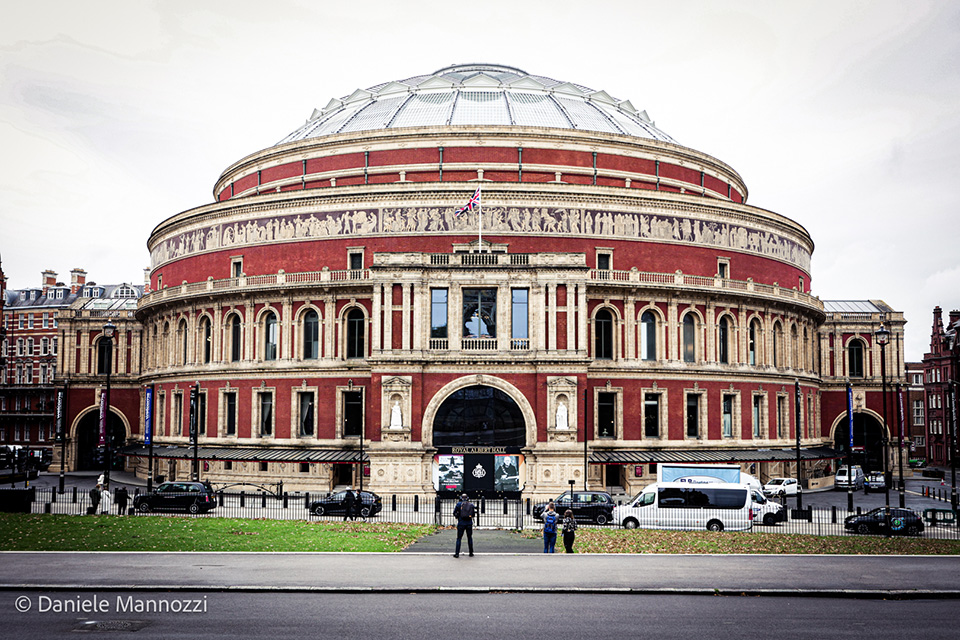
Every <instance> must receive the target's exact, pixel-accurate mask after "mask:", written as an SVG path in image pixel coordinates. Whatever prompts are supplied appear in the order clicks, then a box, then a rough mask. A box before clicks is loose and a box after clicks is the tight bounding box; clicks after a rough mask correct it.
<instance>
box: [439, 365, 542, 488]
mask: <svg viewBox="0 0 960 640" xmlns="http://www.w3.org/2000/svg"><path fill="white" fill-rule="evenodd" d="M526 430H527V424H526V420H525V419H524V414H523V410H522V409H521V407H520V406H519V405H518V404H517V402H516V401H515V400H514V399H513V398H512V397H510V395H509V394H508V393H506V392H505V391H503V390H501V389H498V388H496V387H491V386H487V385H482V384H477V385H471V386H466V387H462V388H460V389H457V390H455V391H454V392H453V393H451V394H450V395H449V396H447V397H446V398H445V399H444V400H443V402H442V403H441V404H440V406H439V407H438V408H437V412H436V414H435V415H434V418H433V444H434V446H436V448H437V452H438V453H437V455H436V458H435V460H434V482H435V485H434V486H435V488H436V489H437V492H438V493H439V494H441V495H443V494H455V493H458V492H460V491H467V492H468V493H470V494H471V495H474V496H480V495H487V496H501V497H512V498H519V496H520V492H521V491H522V488H523V476H524V474H523V468H524V460H523V455H522V453H521V449H522V447H524V446H526V443H527V433H526Z"/></svg>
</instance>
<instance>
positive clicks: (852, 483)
mask: <svg viewBox="0 0 960 640" xmlns="http://www.w3.org/2000/svg"><path fill="white" fill-rule="evenodd" d="M864 480H865V478H864V476H863V469H862V468H860V466H859V465H853V470H852V471H851V469H850V467H840V468H839V469H837V475H836V476H835V477H834V485H833V486H834V487H836V488H837V489H849V488H851V487H852V488H854V489H863V483H864Z"/></svg>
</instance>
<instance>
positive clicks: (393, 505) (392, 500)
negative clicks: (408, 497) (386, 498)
mask: <svg viewBox="0 0 960 640" xmlns="http://www.w3.org/2000/svg"><path fill="white" fill-rule="evenodd" d="M396 510H397V494H393V496H392V497H391V498H390V511H396Z"/></svg>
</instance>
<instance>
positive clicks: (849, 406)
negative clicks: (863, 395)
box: [847, 383, 853, 451]
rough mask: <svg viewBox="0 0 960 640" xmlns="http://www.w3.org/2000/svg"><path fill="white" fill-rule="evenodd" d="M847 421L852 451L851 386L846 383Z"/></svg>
mask: <svg viewBox="0 0 960 640" xmlns="http://www.w3.org/2000/svg"><path fill="white" fill-rule="evenodd" d="M847 421H848V424H849V425H850V450H851V451H853V387H851V386H850V384H849V383H847Z"/></svg>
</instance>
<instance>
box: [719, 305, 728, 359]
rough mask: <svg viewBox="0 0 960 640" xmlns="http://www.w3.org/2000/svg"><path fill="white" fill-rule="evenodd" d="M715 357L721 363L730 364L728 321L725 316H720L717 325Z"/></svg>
mask: <svg viewBox="0 0 960 640" xmlns="http://www.w3.org/2000/svg"><path fill="white" fill-rule="evenodd" d="M717 359H718V360H719V361H720V362H721V363H723V364H730V321H729V320H727V318H726V316H724V317H722V318H720V323H719V324H718V326H717Z"/></svg>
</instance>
